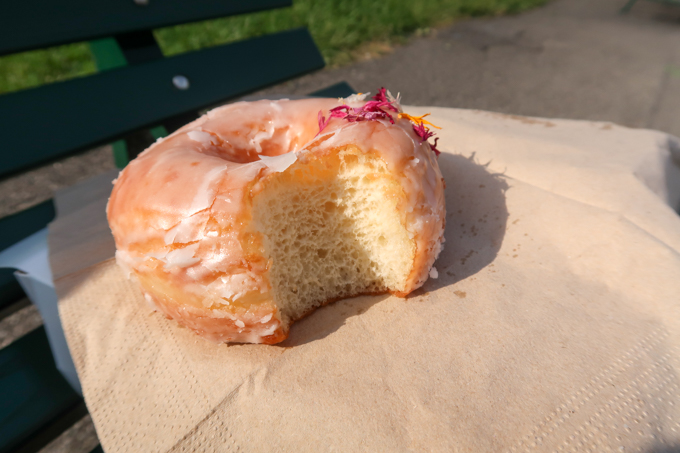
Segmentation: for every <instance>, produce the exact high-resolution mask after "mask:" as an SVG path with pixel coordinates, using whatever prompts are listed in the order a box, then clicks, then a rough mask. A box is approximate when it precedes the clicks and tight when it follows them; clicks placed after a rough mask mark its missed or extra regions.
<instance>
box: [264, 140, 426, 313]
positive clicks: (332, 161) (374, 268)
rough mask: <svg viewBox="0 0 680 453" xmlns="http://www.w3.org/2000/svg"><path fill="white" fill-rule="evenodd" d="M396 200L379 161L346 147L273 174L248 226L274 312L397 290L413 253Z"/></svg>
mask: <svg viewBox="0 0 680 453" xmlns="http://www.w3.org/2000/svg"><path fill="white" fill-rule="evenodd" d="M404 197H405V194H404V191H403V189H402V188H401V186H400V185H399V183H398V182H397V181H396V180H395V179H394V177H393V176H392V175H391V174H390V173H389V171H388V169H387V166H386V164H385V162H384V161H383V160H382V159H380V158H379V157H376V156H374V155H371V154H364V153H362V152H361V151H359V150H358V149H356V148H354V147H351V146H350V147H347V148H345V149H342V150H340V151H336V152H334V154H333V155H331V156H326V158H325V159H323V161H322V160H320V159H314V158H312V159H310V160H309V161H307V162H300V161H298V162H296V163H295V164H293V165H292V166H291V167H289V168H288V169H287V170H286V171H284V172H281V173H277V174H275V175H273V176H272V177H271V178H270V179H269V180H268V181H267V183H266V186H265V188H264V189H263V190H262V192H260V193H259V194H257V195H256V196H255V197H254V199H253V226H254V228H255V229H256V230H257V231H259V232H260V233H261V234H262V241H263V246H264V252H265V257H266V258H268V259H271V268H270V272H269V278H270V283H271V285H272V291H273V296H274V300H276V301H277V304H278V305H279V309H280V310H281V314H282V315H283V316H284V317H289V319H290V318H292V319H298V318H300V317H301V316H304V315H305V314H306V313H308V312H309V311H310V310H311V309H313V308H315V307H318V306H320V305H323V304H324V303H327V302H329V301H331V300H335V299H339V298H342V297H348V296H354V295H358V294H362V293H377V292H386V291H388V290H390V291H392V292H401V291H403V290H404V288H405V285H406V281H407V277H408V275H409V273H410V272H411V269H412V268H413V263H414V256H415V251H416V250H415V241H414V240H413V239H412V237H411V235H410V234H409V232H408V231H407V230H406V228H405V226H404V220H403V218H402V215H403V214H401V213H400V210H399V209H398V206H399V205H400V203H401V202H402V200H404Z"/></svg>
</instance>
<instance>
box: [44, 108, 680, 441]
mask: <svg viewBox="0 0 680 453" xmlns="http://www.w3.org/2000/svg"><path fill="white" fill-rule="evenodd" d="M408 111H409V113H412V112H413V113H412V114H422V113H426V112H427V111H432V118H431V119H432V122H433V123H434V124H437V125H438V126H442V127H443V129H442V131H441V132H440V134H439V135H440V137H441V141H440V144H441V145H442V146H441V147H442V148H443V149H444V150H445V153H443V154H442V155H441V156H440V158H439V163H440V166H441V169H442V173H443V174H444V177H445V178H446V184H447V189H446V197H447V198H446V200H447V212H448V215H447V229H446V248H445V250H444V252H442V255H441V257H440V258H439V260H438V261H437V263H436V264H435V266H436V268H437V270H438V273H439V278H438V279H436V280H434V279H430V280H429V281H428V282H427V284H426V285H425V286H424V288H422V289H421V290H418V291H417V292H416V293H415V294H413V295H411V296H410V297H409V298H407V299H405V300H404V299H398V298H395V297H388V296H382V297H359V298H355V299H349V300H344V301H340V302H337V303H334V304H332V305H330V306H327V307H325V308H322V309H320V310H318V311H317V312H315V313H314V314H313V315H312V316H309V317H308V318H305V319H304V320H302V321H300V322H299V323H297V324H295V325H294V327H293V329H292V330H291V336H290V338H289V339H288V340H287V341H286V342H285V343H284V344H283V345H281V346H262V345H236V346H227V345H214V344H212V343H208V342H206V341H205V340H202V339H201V338H199V337H197V336H195V335H194V334H193V333H192V332H190V331H188V330H187V329H183V328H180V327H179V326H178V325H177V324H176V323H175V322H174V321H170V320H167V319H165V318H164V317H162V316H161V315H159V314H157V313H152V312H151V310H150V309H149V307H148V306H147V305H146V303H145V301H144V299H143V297H141V295H140V293H139V291H138V290H137V288H136V287H135V285H134V284H133V283H131V282H129V281H127V280H125V278H124V277H123V274H122V272H120V271H119V270H118V268H117V267H116V265H115V263H114V262H113V261H112V260H107V261H103V262H100V263H98V264H95V265H90V264H92V263H91V262H87V263H86V264H87V265H86V266H82V269H80V270H75V271H74V269H75V268H76V267H77V266H75V265H74V264H72V263H73V261H72V260H73V259H74V258H73V256H72V255H69V252H68V250H69V247H71V246H72V245H73V246H78V247H80V250H84V249H83V247H85V249H86V250H99V251H101V250H111V249H110V244H111V239H110V236H108V235H107V234H103V233H102V234H91V235H89V236H88V237H80V239H77V238H76V237H75V236H76V235H73V234H71V236H70V239H69V238H68V237H65V236H64V233H63V232H65V231H72V228H74V225H79V224H82V223H83V222H86V223H87V222H90V223H91V222H93V220H92V218H93V217H92V213H93V212H99V220H98V222H101V221H102V219H103V217H102V213H101V206H102V203H101V201H100V202H99V208H96V203H93V204H91V205H89V206H90V208H87V206H85V207H82V208H81V209H80V211H81V213H80V214H77V213H71V214H69V215H66V216H65V217H63V218H61V217H60V218H58V219H57V220H56V222H55V223H54V224H53V225H52V226H51V231H50V241H51V244H52V246H56V244H59V250H60V251H61V252H60V253H57V254H53V256H52V266H53V268H54V269H55V274H56V275H60V276H61V277H60V278H59V279H58V280H57V282H56V286H57V291H58V293H59V296H60V305H59V309H60V314H61V317H62V321H63V324H64V328H65V331H66V336H67V339H68V342H69V346H70V348H71V352H72V354H73V358H74V361H75V363H76V367H77V369H78V373H79V376H80V378H81V382H82V385H83V389H84V393H85V400H86V402H87V405H88V408H89V410H90V413H91V414H92V418H93V420H94V422H95V425H96V428H97V433H98V435H99V438H100V440H101V442H102V445H103V447H104V449H105V450H106V451H108V452H118V451H124V452H130V451H135V452H136V451H140V452H141V451H143V452H155V451H158V452H165V451H173V452H175V451H176V452H180V451H236V450H242V451H266V452H269V451H314V452H316V451H331V450H332V451H352V452H354V451H446V452H450V451H490V452H498V451H522V452H524V451H541V452H542V451H593V452H595V451H597V452H602V451H639V450H640V449H642V451H665V450H664V449H669V448H678V447H679V446H680V378H679V377H678V371H679V370H680V348H679V346H680V307H679V301H680V254H679V252H680V218H679V217H678V216H677V214H675V212H674V211H673V209H672V208H671V207H670V206H669V204H670V205H673V206H678V203H679V202H680V187H678V185H679V184H680V169H679V167H678V166H677V162H680V146H678V145H677V142H676V141H675V140H676V139H674V138H673V137H670V136H668V135H665V134H662V133H659V132H654V131H645V130H631V129H626V128H622V127H619V126H615V125H612V124H607V123H592V122H578V121H565V120H543V119H534V118H531V119H530V118H523V117H514V116H506V115H499V114H494V113H488V112H477V111H465V110H456V109H442V108H434V109H424V108H409V109H408ZM674 153H675V154H674ZM673 159H675V161H674V160H673ZM97 209H99V211H97ZM67 221H68V222H67ZM98 225H99V224H98ZM97 228H99V227H94V226H92V227H90V231H99V232H101V231H102V230H101V229H97ZM60 232H61V233H60ZM69 241H71V242H69ZM78 244H80V245H78ZM83 244H85V245H83ZM88 244H89V245H88ZM88 247H89V248H88ZM107 247H108V249H107ZM95 255H96V254H94V255H93V254H90V255H89V256H90V258H89V259H90V261H92V260H93V259H94V258H93V257H95ZM109 256H110V255H109ZM96 257H100V255H96ZM61 263H71V264H68V270H69V272H68V273H66V274H64V273H60V272H59V271H57V270H56V269H57V268H59V267H60V265H61Z"/></svg>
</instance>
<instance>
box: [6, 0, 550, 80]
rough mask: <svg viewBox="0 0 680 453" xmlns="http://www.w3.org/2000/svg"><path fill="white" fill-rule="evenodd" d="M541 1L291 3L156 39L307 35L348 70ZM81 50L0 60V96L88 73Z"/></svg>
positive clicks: (164, 44)
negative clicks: (420, 37) (380, 48)
mask: <svg viewBox="0 0 680 453" xmlns="http://www.w3.org/2000/svg"><path fill="white" fill-rule="evenodd" d="M545 1H546V0H411V1H408V0H329V1H314V0H295V1H294V6H293V7H292V8H285V9H280V10H275V11H267V12H262V13H256V14H249V15H245V16H238V17H231V18H225V19H217V20H210V21H204V22H198V23H193V24H187V25H180V26H176V27H168V28H165V29H160V30H157V31H156V38H157V40H158V42H159V43H160V45H161V48H162V49H163V52H164V53H165V54H166V55H175V54H179V53H182V52H187V51H190V50H195V49H199V48H202V47H208V46H214V45H217V44H223V43H226V42H231V41H237V40H241V39H246V38H249V37H253V36H258V35H263V34H267V33H272V32H275V31H280V30H286V29H289V28H294V27H303V26H306V27H308V28H309V30H310V32H311V33H312V36H313V37H314V40H315V41H316V44H317V45H318V46H319V48H320V49H321V52H322V53H323V56H324V58H325V59H326V62H327V63H328V64H329V65H331V66H338V65H342V64H346V63H349V62H351V61H352V60H353V59H354V58H355V55H356V50H357V49H358V48H360V47H361V46H362V45H366V43H370V42H375V41H379V42H386V43H394V42H401V41H403V39H404V37H406V36H408V35H410V34H412V33H414V32H417V31H419V30H423V29H427V28H430V27H436V26H439V25H444V24H447V23H450V22H452V21H453V20H455V19H458V18H462V17H471V16H481V15H499V14H506V13H516V12H520V11H523V10H525V9H528V8H531V7H534V6H537V5H541V4H543V3H545ZM95 70H96V69H95V64H94V60H93V58H92V54H91V52H90V49H89V46H88V45H87V44H86V43H79V44H72V45H68V46H61V47H56V48H52V49H47V50H40V51H32V52H25V53H22V54H16V55H10V56H7V57H2V58H0V93H6V92H10V91H16V90H20V89H24V88H29V87H33V86H37V85H41V84H45V83H51V82H55V81H58V80H65V79H69V78H73V77H78V76H82V75H86V74H91V73H93V72H95Z"/></svg>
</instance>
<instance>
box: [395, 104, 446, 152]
mask: <svg viewBox="0 0 680 453" xmlns="http://www.w3.org/2000/svg"><path fill="white" fill-rule="evenodd" d="M428 115H429V113H426V114H425V115H422V116H411V115H409V114H408V113H400V114H399V115H398V116H399V118H406V119H407V120H409V121H411V122H412V123H413V132H415V133H416V135H417V136H418V137H420V141H421V143H422V142H425V141H427V140H428V139H429V138H430V137H432V136H434V132H432V131H431V130H429V129H428V128H427V127H425V125H426V124H427V125H430V126H432V127H434V128H435V129H441V127H438V126H435V125H434V124H432V123H430V122H429V121H427V120H425V119H423V118H425V117H426V116H428ZM437 141H439V138H438V137H437V138H435V139H434V143H430V142H428V144H429V145H430V148H432V151H434V153H435V154H436V155H437V156H439V154H441V151H439V150H438V149H437Z"/></svg>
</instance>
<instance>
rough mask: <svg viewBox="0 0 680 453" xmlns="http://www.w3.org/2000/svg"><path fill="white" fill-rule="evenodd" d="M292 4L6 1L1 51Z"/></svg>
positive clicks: (0, 19) (263, 0)
mask: <svg viewBox="0 0 680 453" xmlns="http://www.w3.org/2000/svg"><path fill="white" fill-rule="evenodd" d="M291 4H292V0H248V1H242V0H191V1H189V2H187V1H185V0H96V1H92V0H69V1H68V2H59V1H46V0H19V1H8V2H3V5H2V14H0V55H5V54H10V53H16V52H22V51H26V50H31V49H39V48H43V47H49V46H55V45H59V44H65V43H71V42H78V41H88V40H91V39H96V38H100V37H106V36H114V35H118V34H122V33H129V32H133V31H138V30H150V29H154V28H160V27H167V26H170V25H176V24H183V23H188V22H194V21H199V20H205V19H212V18H216V17H225V16H232V15H237V14H244V13H251V12H256V11H263V10H269V9H274V8H280V7H285V6H290V5H291Z"/></svg>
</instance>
